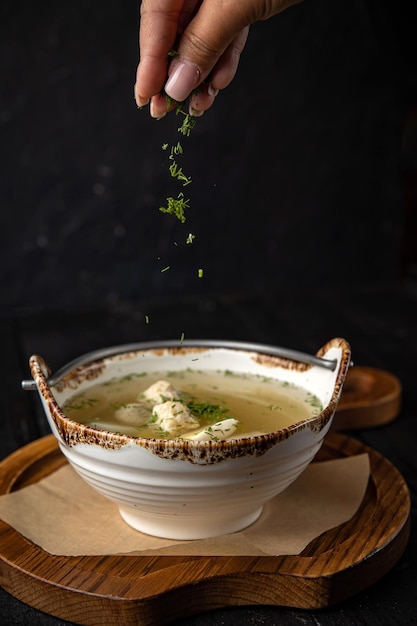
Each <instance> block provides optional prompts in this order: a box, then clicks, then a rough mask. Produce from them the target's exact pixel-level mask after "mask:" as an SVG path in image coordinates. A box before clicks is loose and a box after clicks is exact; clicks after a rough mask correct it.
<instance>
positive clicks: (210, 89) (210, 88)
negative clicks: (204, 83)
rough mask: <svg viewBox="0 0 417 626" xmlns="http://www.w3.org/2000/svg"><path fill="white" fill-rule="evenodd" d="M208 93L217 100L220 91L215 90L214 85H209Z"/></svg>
mask: <svg viewBox="0 0 417 626" xmlns="http://www.w3.org/2000/svg"><path fill="white" fill-rule="evenodd" d="M207 93H208V95H209V96H212V97H213V98H215V97H216V96H217V94H218V93H219V90H218V89H215V87H213V85H209V86H208V88H207Z"/></svg>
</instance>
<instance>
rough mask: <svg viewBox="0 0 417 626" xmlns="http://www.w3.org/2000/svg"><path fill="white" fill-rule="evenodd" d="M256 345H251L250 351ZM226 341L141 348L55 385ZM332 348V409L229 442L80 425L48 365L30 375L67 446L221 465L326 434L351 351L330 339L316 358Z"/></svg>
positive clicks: (35, 361)
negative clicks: (296, 438) (336, 356)
mask: <svg viewBox="0 0 417 626" xmlns="http://www.w3.org/2000/svg"><path fill="white" fill-rule="evenodd" d="M237 346H238V347H237V348H235V349H234V348H233V347H231V343H230V342H227V348H225V349H227V350H232V351H245V348H244V346H245V344H244V343H237ZM249 346H250V344H248V347H249ZM223 348H224V346H222V344H221V342H220V341H219V342H217V343H216V344H213V345H212V346H206V345H205V346H203V347H199V346H198V345H195V346H184V345H179V346H177V347H172V346H170V347H167V348H163V347H159V348H150V347H146V348H145V349H140V348H138V349H137V350H135V351H134V352H125V353H121V354H117V355H115V356H113V357H110V358H106V359H101V360H97V361H92V362H90V363H89V364H88V365H86V366H82V367H79V368H75V369H74V370H73V371H71V372H70V373H69V374H68V375H67V376H66V377H65V378H63V379H62V381H60V382H59V383H57V384H56V385H55V387H56V389H58V390H59V391H61V390H62V389H64V388H65V387H71V388H74V389H75V388H76V386H78V385H79V384H81V382H83V381H84V380H86V379H93V378H97V377H99V375H100V373H101V372H102V371H103V369H104V368H105V367H106V365H107V364H108V363H109V362H110V361H113V360H121V359H124V358H134V357H135V356H137V355H138V354H140V353H143V352H144V351H147V352H149V351H151V352H153V353H156V352H158V351H159V352H161V353H164V354H166V353H169V354H175V353H184V352H196V351H200V352H201V351H205V352H206V351H213V350H216V349H223ZM331 348H338V349H341V351H342V354H341V359H340V365H339V369H338V372H337V376H336V380H335V383H334V388H333V392H332V396H331V399H330V401H329V403H328V405H327V406H326V407H325V408H324V409H323V410H322V411H321V412H320V413H318V414H317V415H315V416H312V417H310V418H307V419H305V420H301V421H299V422H296V423H295V424H292V425H291V426H288V427H286V428H283V429H280V430H276V431H273V432H270V433H267V434H263V435H254V436H251V437H246V438H236V439H233V438H231V439H227V440H216V441H187V440H180V439H158V438H154V439H153V438H152V439H151V438H143V437H135V436H133V435H124V434H120V433H114V432H109V431H106V430H101V429H98V428H94V427H92V426H86V425H84V424H80V423H79V422H76V421H74V420H72V419H70V418H69V417H67V416H66V415H65V413H64V412H63V411H62V409H61V407H60V405H59V404H58V402H57V401H56V399H55V396H54V395H53V391H52V388H51V387H50V386H49V384H48V381H47V379H48V377H49V376H50V373H51V372H50V369H49V367H48V365H47V364H46V362H45V360H44V359H43V358H42V357H40V356H38V355H33V356H32V357H31V358H30V362H29V364H30V370H31V373H32V376H33V379H34V380H35V382H36V385H37V388H38V391H39V393H40V395H41V396H42V398H43V401H44V403H45V405H46V407H47V409H48V410H49V412H50V415H51V417H52V420H53V422H54V424H55V427H56V429H57V432H58V435H59V437H60V439H61V440H62V442H63V443H64V444H65V445H67V446H75V445H78V444H87V445H94V446H99V447H101V448H106V449H119V448H122V447H124V446H125V445H127V444H132V443H133V444H135V445H138V446H140V447H143V448H146V449H148V450H150V451H151V452H153V453H154V454H157V455H158V456H163V457H164V458H181V459H187V460H191V461H192V460H193V459H194V460H197V461H198V462H210V463H212V462H215V461H217V460H222V459H224V458H235V457H241V456H246V455H248V454H249V455H253V454H254V455H260V454H263V453H264V452H266V451H267V450H268V449H269V448H271V447H272V446H274V445H276V444H277V443H279V442H280V441H283V440H285V439H288V438H289V437H291V436H293V435H294V434H295V433H297V432H299V431H300V430H303V429H306V428H308V429H310V430H311V431H313V432H315V433H320V432H321V431H322V430H323V429H324V428H325V427H326V426H327V425H328V423H329V420H331V418H332V417H333V415H334V412H335V410H336V407H337V403H338V401H339V398H340V394H341V391H342V387H343V383H344V380H345V377H346V374H347V371H348V368H349V364H350V354H351V350H350V346H349V344H348V342H347V341H346V340H345V339H343V338H340V337H336V338H334V339H331V340H329V341H328V342H327V343H326V344H325V345H323V346H322V347H321V348H320V349H319V350H318V351H317V353H316V355H317V356H318V357H324V356H325V355H326V353H327V352H328V351H329V350H330V349H331ZM246 352H247V353H248V354H251V353H252V354H253V358H254V360H256V361H257V362H259V363H261V364H262V365H270V366H271V367H272V366H279V367H282V368H284V369H285V368H286V369H296V370H299V371H305V370H308V369H311V368H312V367H313V366H312V365H308V364H305V363H299V362H296V361H293V360H291V359H286V358H281V357H277V356H273V355H269V354H268V353H267V350H266V351H265V352H262V353H260V352H255V351H253V350H251V349H248V350H246Z"/></svg>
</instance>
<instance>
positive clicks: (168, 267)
mask: <svg viewBox="0 0 417 626" xmlns="http://www.w3.org/2000/svg"><path fill="white" fill-rule="evenodd" d="M169 269H170V266H169V265H166V266H165V267H163V268H162V269H161V273H162V272H167V271H168V270H169Z"/></svg>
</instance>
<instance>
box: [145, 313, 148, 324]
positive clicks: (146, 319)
mask: <svg viewBox="0 0 417 626" xmlns="http://www.w3.org/2000/svg"><path fill="white" fill-rule="evenodd" d="M145 324H149V315H145Z"/></svg>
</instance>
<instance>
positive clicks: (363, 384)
mask: <svg viewBox="0 0 417 626" xmlns="http://www.w3.org/2000/svg"><path fill="white" fill-rule="evenodd" d="M401 394H402V385H401V382H400V380H399V379H398V378H397V376H394V374H391V373H390V372H386V371H385V370H381V369H378V368H375V367H363V366H360V367H359V366H354V367H352V368H351V369H350V370H349V372H348V374H347V376H346V381H345V384H344V385H343V391H342V395H341V397H340V401H339V404H338V407H337V411H336V415H335V417H334V420H333V423H332V429H333V430H337V431H340V430H358V429H363V428H373V427H375V426H382V425H383V424H388V423H389V422H391V421H392V420H394V419H395V418H396V417H398V415H399V413H400V410H401Z"/></svg>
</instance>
